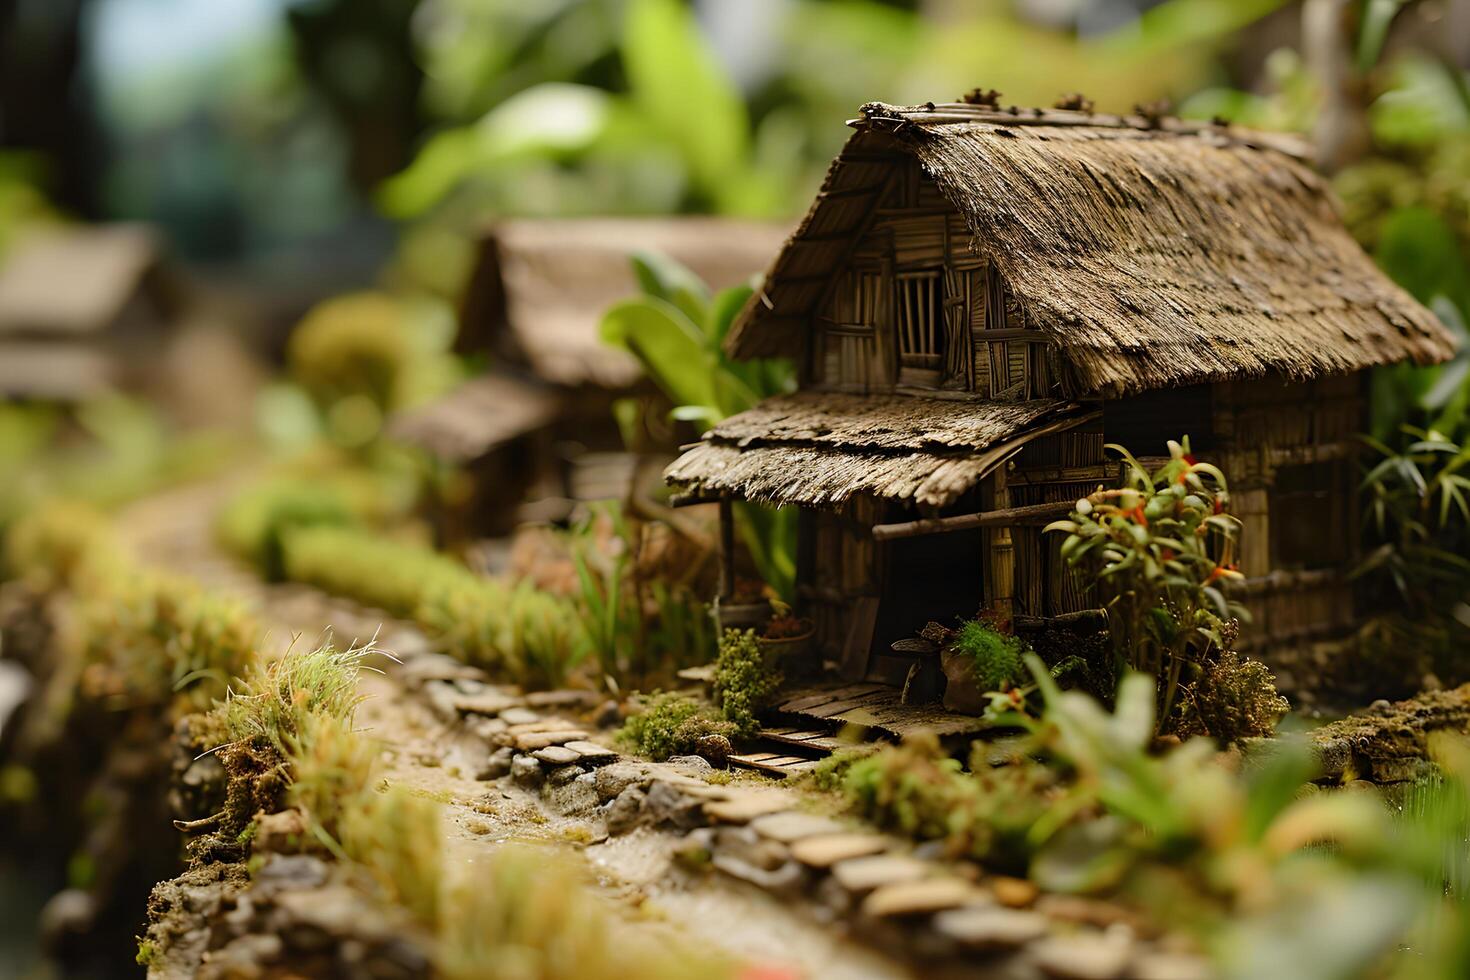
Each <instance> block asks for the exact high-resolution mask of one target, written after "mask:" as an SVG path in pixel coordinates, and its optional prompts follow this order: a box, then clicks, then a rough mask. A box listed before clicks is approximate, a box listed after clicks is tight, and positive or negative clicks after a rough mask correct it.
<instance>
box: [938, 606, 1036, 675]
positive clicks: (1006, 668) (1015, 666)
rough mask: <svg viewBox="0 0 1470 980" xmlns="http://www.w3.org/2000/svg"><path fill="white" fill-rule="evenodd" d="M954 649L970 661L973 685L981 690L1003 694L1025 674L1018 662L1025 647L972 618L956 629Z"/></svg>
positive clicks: (1022, 665) (1017, 640) (1017, 639)
mask: <svg viewBox="0 0 1470 980" xmlns="http://www.w3.org/2000/svg"><path fill="white" fill-rule="evenodd" d="M954 649H955V650H957V651H959V652H960V653H963V654H964V655H965V656H966V657H968V658H970V661H971V663H972V664H973V667H972V670H973V672H974V678H975V684H976V686H977V687H978V688H979V689H980V690H981V691H1003V690H1005V689H1007V688H1009V687H1011V686H1013V685H1015V684H1017V683H1019V682H1020V681H1021V680H1022V679H1023V678H1024V677H1025V675H1026V667H1025V664H1024V663H1022V660H1021V658H1022V657H1023V656H1025V654H1026V644H1025V643H1024V642H1022V641H1021V640H1020V639H1019V638H1018V637H1015V636H1007V635H1006V634H1005V633H1002V632H1000V631H999V630H997V629H995V628H994V627H992V626H990V625H989V624H988V623H985V622H983V621H981V620H978V619H972V620H970V621H968V622H966V623H965V624H964V625H963V626H961V627H960V628H959V631H958V632H957V633H956V634H955V638H954Z"/></svg>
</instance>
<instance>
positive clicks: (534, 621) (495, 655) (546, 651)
mask: <svg viewBox="0 0 1470 980" xmlns="http://www.w3.org/2000/svg"><path fill="white" fill-rule="evenodd" d="M414 618H415V619H416V620H418V622H419V623H420V624H421V625H422V626H423V627H424V629H425V630H426V631H427V632H428V633H429V634H430V636H432V637H433V638H434V640H435V642H436V643H438V645H439V646H440V648H441V649H443V650H444V652H446V653H448V654H449V655H450V656H452V657H455V658H456V659H459V660H463V661H464V662H465V663H469V664H474V665H475V666H477V667H481V668H483V669H485V670H488V671H490V672H492V673H496V674H499V675H500V676H503V677H507V678H510V679H514V680H515V681H517V682H518V683H520V684H522V685H524V686H526V687H532V688H551V687H558V686H561V685H562V684H564V683H565V682H566V680H567V677H568V675H569V673H570V672H571V671H572V670H573V669H574V668H575V667H576V666H577V664H579V663H580V662H581V661H582V660H583V658H584V657H585V656H586V650H587V647H586V643H585V641H584V636H583V633H582V628H581V623H580V620H579V618H578V616H577V612H576V609H575V608H574V607H573V606H572V604H571V603H570V602H568V601H567V600H565V599H562V598H560V597H559V596H554V595H551V594H549V593H546V592H542V591H540V590H538V589H536V588H535V587H533V586H532V585H530V584H529V583H525V582H523V583H520V584H518V585H516V586H515V587H514V588H508V587H507V586H506V585H505V584H504V583H502V582H499V581H496V580H494V579H489V578H480V577H476V578H475V579H474V580H473V581H462V582H455V583H453V584H448V585H443V586H440V587H437V588H435V589H432V590H431V591H430V592H429V593H428V594H427V595H426V596H425V598H424V599H423V601H422V602H421V603H420V604H419V607H418V609H417V610H416V611H415V612H414Z"/></svg>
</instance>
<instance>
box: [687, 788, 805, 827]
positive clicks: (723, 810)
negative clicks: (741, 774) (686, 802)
mask: <svg viewBox="0 0 1470 980" xmlns="http://www.w3.org/2000/svg"><path fill="white" fill-rule="evenodd" d="M789 809H791V798H790V797H789V796H787V795H786V794H785V793H783V792H780V791H779V790H777V791H771V792H766V793H762V792H759V791H757V790H747V791H746V792H743V793H737V794H735V795H733V796H731V797H729V798H728V799H723V800H715V801H712V802H709V803H706V804H705V805H704V812H705V815H706V816H707V817H709V818H710V819H711V820H719V821H722V822H723V823H750V821H752V820H754V819H755V818H756V817H763V816H765V815H766V814H768V813H780V812H781V811H783V810H789Z"/></svg>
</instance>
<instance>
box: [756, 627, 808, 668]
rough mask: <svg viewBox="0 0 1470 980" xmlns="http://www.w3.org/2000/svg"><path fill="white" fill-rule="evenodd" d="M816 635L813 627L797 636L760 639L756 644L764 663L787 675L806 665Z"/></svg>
mask: <svg viewBox="0 0 1470 980" xmlns="http://www.w3.org/2000/svg"><path fill="white" fill-rule="evenodd" d="M816 635H817V628H816V627H815V626H813V627H811V628H810V629H808V630H807V631H806V632H805V633H802V634H800V635H798V636H783V637H779V638H777V639H767V638H766V637H764V636H763V637H761V638H760V639H759V640H758V641H757V642H758V643H759V644H760V648H761V656H763V657H765V659H766V663H768V664H770V665H771V666H773V667H779V668H781V669H782V670H783V671H785V672H787V673H793V672H799V670H800V668H802V667H803V666H806V665H807V662H808V660H809V659H810V658H809V656H808V655H809V654H810V653H811V652H812V640H813V639H814V638H815V637H816Z"/></svg>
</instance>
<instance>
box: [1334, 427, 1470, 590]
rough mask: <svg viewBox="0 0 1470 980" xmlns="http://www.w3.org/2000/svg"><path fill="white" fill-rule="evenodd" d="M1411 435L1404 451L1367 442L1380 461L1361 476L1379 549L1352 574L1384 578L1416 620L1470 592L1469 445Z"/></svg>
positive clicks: (1412, 431)
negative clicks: (1467, 471) (1468, 552)
mask: <svg viewBox="0 0 1470 980" xmlns="http://www.w3.org/2000/svg"><path fill="white" fill-rule="evenodd" d="M1406 431H1407V432H1408V433H1409V434H1410V435H1411V436H1412V437H1413V439H1414V441H1413V442H1411V443H1409V445H1408V446H1407V447H1405V449H1404V451H1402V452H1396V451H1394V450H1393V449H1392V448H1390V447H1389V446H1387V445H1385V444H1383V443H1382V442H1379V441H1377V440H1374V439H1369V440H1368V443H1369V445H1370V446H1371V447H1372V448H1373V449H1374V450H1375V451H1376V452H1378V453H1379V454H1380V455H1381V457H1382V458H1381V459H1379V460H1378V462H1376V463H1375V464H1374V465H1373V466H1372V468H1371V469H1369V470H1368V472H1367V475H1366V476H1364V477H1363V483H1362V489H1363V490H1364V491H1365V496H1366V500H1365V505H1364V506H1365V514H1364V516H1365V518H1366V521H1365V523H1366V524H1367V526H1368V528H1369V531H1370V533H1371V534H1372V536H1373V537H1374V538H1375V539H1377V540H1378V541H1379V542H1381V543H1380V544H1379V545H1378V547H1377V548H1375V549H1374V550H1373V551H1372V552H1370V553H1369V554H1368V556H1367V557H1366V558H1365V559H1364V560H1363V562H1362V563H1361V564H1360V565H1359V566H1358V568H1357V569H1356V570H1355V572H1354V574H1355V575H1356V576H1360V577H1363V576H1366V577H1370V578H1386V579H1387V580H1388V581H1389V582H1391V583H1392V585H1393V587H1394V589H1395V590H1396V591H1397V593H1398V595H1399V597H1400V598H1401V599H1402V600H1403V601H1404V602H1405V604H1406V605H1407V607H1408V608H1409V610H1410V611H1411V612H1413V613H1415V614H1423V613H1425V612H1429V611H1431V610H1437V611H1440V612H1443V611H1444V610H1445V609H1447V608H1449V605H1448V602H1449V601H1454V600H1459V601H1463V599H1464V597H1465V594H1466V592H1467V590H1470V558H1467V557H1466V553H1467V550H1470V476H1467V475H1466V474H1465V472H1464V471H1465V470H1466V468H1467V466H1470V447H1465V446H1461V445H1459V444H1457V443H1455V442H1453V441H1451V440H1450V439H1448V438H1446V437H1445V436H1443V435H1440V434H1439V433H1437V432H1426V431H1424V430H1421V429H1412V428H1411V429H1408V430H1406Z"/></svg>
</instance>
